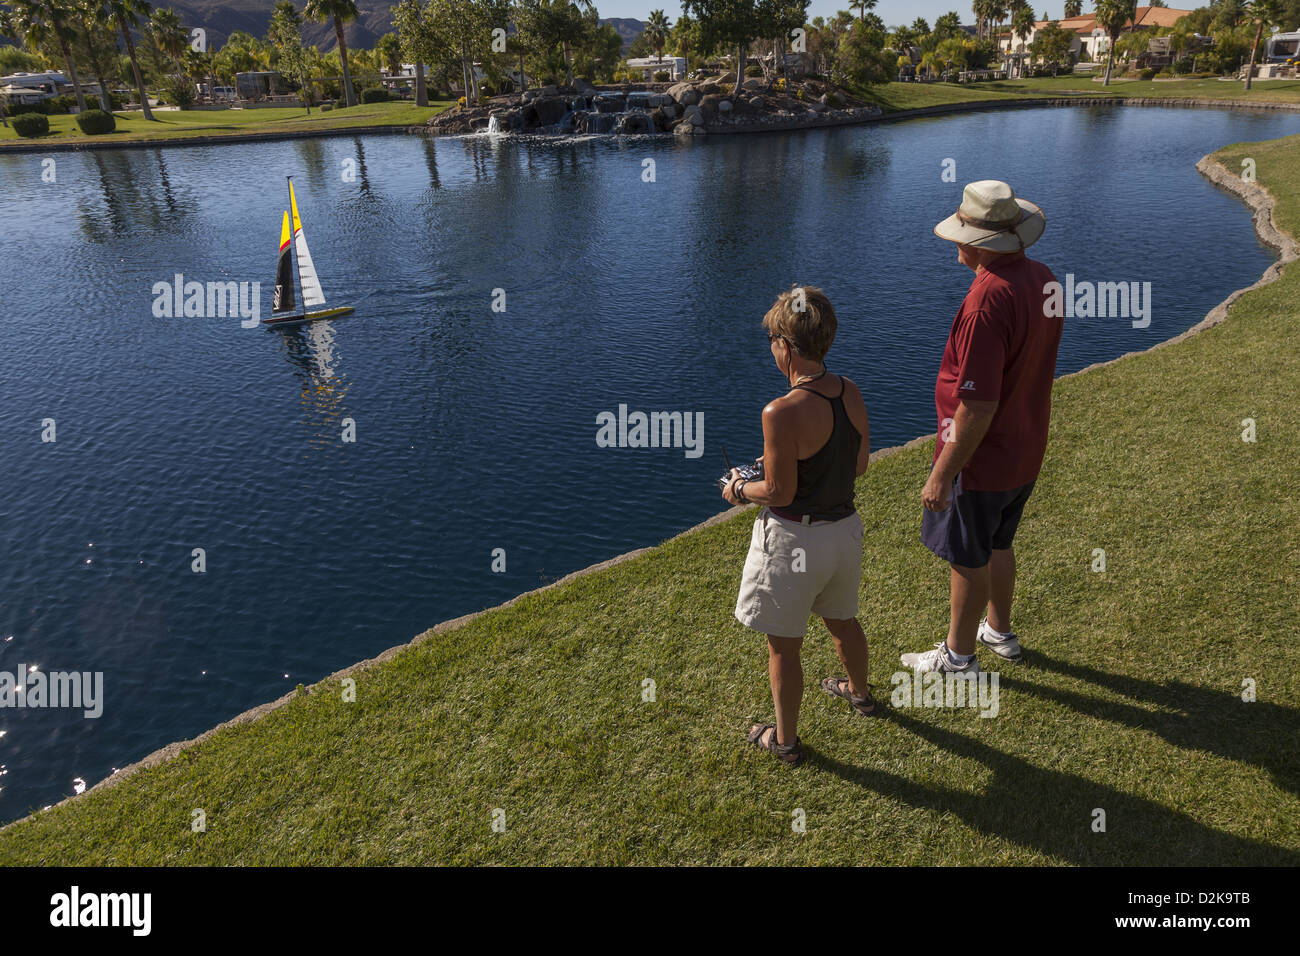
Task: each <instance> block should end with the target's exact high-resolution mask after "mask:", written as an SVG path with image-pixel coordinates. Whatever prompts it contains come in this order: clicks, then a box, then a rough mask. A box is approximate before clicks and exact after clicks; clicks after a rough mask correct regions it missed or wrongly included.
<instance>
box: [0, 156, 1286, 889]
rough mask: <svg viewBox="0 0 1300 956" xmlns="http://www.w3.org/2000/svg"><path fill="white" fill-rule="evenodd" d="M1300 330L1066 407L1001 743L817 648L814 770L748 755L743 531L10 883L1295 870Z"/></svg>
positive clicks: (82, 812) (916, 506)
mask: <svg viewBox="0 0 1300 956" xmlns="http://www.w3.org/2000/svg"><path fill="white" fill-rule="evenodd" d="M1223 156H1224V161H1225V163H1226V164H1227V165H1228V166H1229V168H1232V169H1237V168H1240V159H1241V158H1242V157H1243V156H1250V157H1252V158H1254V159H1255V161H1256V164H1257V169H1258V173H1259V176H1260V180H1261V182H1262V183H1263V184H1264V185H1266V186H1267V187H1268V188H1269V189H1270V190H1271V191H1272V193H1273V195H1274V196H1277V197H1279V199H1280V201H1281V203H1282V205H1281V209H1280V214H1279V220H1280V223H1281V225H1282V226H1283V228H1286V229H1287V230H1288V231H1290V232H1291V233H1293V234H1295V233H1296V232H1297V231H1300V137H1292V138H1290V139H1285V140H1281V141H1277V142H1273V143H1267V144H1251V145H1249V146H1235V147H1232V148H1230V149H1228V150H1227V151H1225V153H1224V154H1223ZM1240 215H1241V216H1242V217H1243V219H1244V217H1245V216H1246V215H1247V213H1246V211H1245V210H1244V209H1243V210H1242V211H1241V212H1240ZM1053 265H1055V266H1056V267H1057V268H1058V270H1059V271H1065V269H1066V268H1067V267H1068V263H1054V264H1053ZM1195 267H1196V265H1195V264H1194V263H1188V268H1195ZM1166 294H1175V293H1173V292H1172V291H1170V292H1167V293H1166ZM1297 301H1300V265H1292V266H1291V267H1290V268H1289V269H1288V270H1287V272H1286V273H1285V275H1284V277H1283V279H1282V280H1281V281H1279V282H1277V283H1274V284H1273V285H1271V286H1269V287H1267V288H1265V289H1262V290H1258V291H1256V292H1253V293H1251V294H1249V295H1248V296H1246V297H1244V298H1243V299H1242V300H1241V301H1240V302H1239V303H1238V304H1237V305H1236V306H1235V307H1234V308H1233V310H1232V312H1231V314H1230V316H1229V318H1228V320H1227V321H1226V322H1225V323H1224V324H1222V325H1220V326H1218V327H1216V328H1214V329H1211V330H1208V331H1205V332H1203V333H1201V334H1199V335H1196V336H1193V337H1192V338H1190V339H1188V340H1186V341H1184V342H1182V343H1180V344H1178V345H1175V346H1170V347H1167V348H1163V349H1159V350H1156V351H1154V352H1150V353H1146V354H1142V355H1138V356H1132V357H1129V358H1126V359H1123V360H1122V361H1120V362H1118V363H1115V364H1112V365H1109V366H1107V367H1104V368H1100V369H1095V370H1093V371H1091V372H1088V373H1086V374H1084V375H1080V376H1075V377H1071V378H1067V379H1063V380H1061V381H1059V382H1058V383H1057V385H1056V389H1055V405H1054V411H1053V423H1052V440H1051V446H1050V448H1049V451H1048V456H1047V461H1046V465H1045V469H1044V472H1043V475H1042V477H1041V479H1040V481H1039V485H1038V489H1037V491H1036V493H1035V495H1034V498H1033V499H1032V500H1031V502H1030V504H1029V508H1028V512H1027V515H1026V520H1025V523H1024V525H1023V527H1022V532H1021V535H1020V537H1019V539H1018V541H1017V546H1018V551H1019V555H1020V562H1021V577H1020V582H1019V591H1018V598H1017V608H1018V610H1017V620H1016V625H1017V630H1018V631H1019V632H1020V634H1021V637H1022V639H1023V640H1024V642H1025V644H1026V647H1027V650H1026V656H1025V659H1024V661H1023V662H1022V663H1020V664H1019V665H1009V664H1008V665H1003V666H1001V667H1000V668H999V670H1000V671H1001V674H1002V680H1001V690H1002V697H1001V713H1000V715H999V716H998V717H997V718H995V719H989V720H986V719H980V718H979V717H977V716H976V715H975V713H974V712H970V711H963V712H952V711H916V710H910V711H895V712H893V713H892V714H891V715H890V716H888V717H886V718H884V719H879V720H871V721H867V720H863V719H861V718H858V717H854V716H851V715H850V714H849V712H848V710H847V708H846V707H844V706H842V702H839V701H834V700H832V699H830V698H828V697H826V696H825V695H823V694H822V693H821V692H820V691H819V690H817V688H816V682H817V680H818V679H820V678H821V677H822V676H824V675H827V674H833V673H837V672H838V666H837V664H836V662H835V659H834V656H833V652H832V650H831V643H830V640H829V636H828V635H827V634H826V633H825V632H824V631H823V630H822V628H821V626H820V624H818V625H816V626H815V627H814V628H813V629H811V630H810V632H809V636H808V640H807V641H806V643H805V671H806V680H807V685H808V692H807V694H806V696H805V702H804V710H803V716H802V721H801V727H800V731H801V734H802V736H803V738H804V741H805V743H806V745H807V746H808V747H810V748H811V756H810V760H809V761H808V762H807V763H806V764H805V765H804V766H802V767H799V768H789V767H785V766H782V765H779V764H777V763H776V762H775V761H773V760H772V759H771V758H770V757H769V756H767V755H765V754H761V753H759V752H758V751H756V750H754V749H753V748H750V747H748V746H747V745H746V744H745V743H744V741H743V737H742V734H743V732H744V730H745V728H746V726H747V725H748V723H749V722H750V721H751V720H753V719H758V718H770V715H771V708H772V704H771V701H770V698H769V695H768V688H767V677H766V667H765V661H766V652H765V648H764V641H763V638H762V637H761V636H759V635H756V634H753V633H751V632H749V631H747V630H745V629H744V628H742V627H741V626H740V625H739V624H737V623H736V621H735V620H733V619H732V616H731V609H732V605H733V602H734V598H735V590H736V586H737V583H738V580H739V576H740V569H741V563H742V561H743V558H744V554H745V549H746V546H747V543H748V538H749V527H750V522H751V520H752V516H751V515H744V516H740V517H737V518H734V519H731V520H728V521H724V522H722V523H720V524H718V525H716V526H713V527H710V528H707V529H704V530H702V531H699V532H696V533H693V534H690V535H688V536H685V537H682V538H678V539H675V540H672V541H670V542H668V543H666V544H665V545H664V546H662V547H660V548H657V549H654V550H653V551H651V552H649V553H647V554H645V555H643V556H640V557H638V558H635V559H633V560H630V561H628V562H626V563H623V564H620V565H617V566H615V567H613V568H611V569H608V570H605V571H603V572H600V573H596V574H593V575H590V576H587V577H583V578H579V579H577V580H575V581H572V582H569V583H566V584H564V585H562V586H559V587H556V588H552V589H550V590H548V591H545V592H542V593H539V594H535V595H532V596H528V597H525V598H524V599H523V600H521V601H519V602H518V603H517V604H516V605H514V606H513V607H510V608H506V609H501V610H496V611H493V612H489V613H487V614H485V615H483V616H481V617H479V618H477V619H475V620H474V621H472V622H470V623H469V624H466V625H464V626H462V627H459V628H457V629H455V630H453V631H450V632H447V633H443V634H439V635H435V636H433V637H431V638H430V639H428V640H427V641H424V642H422V643H420V644H418V645H415V646H412V647H410V648H408V649H405V650H403V651H402V652H400V653H399V654H397V655H396V656H395V657H393V658H392V659H390V660H388V661H387V662H384V663H382V664H379V665H376V666H374V667H372V668H371V669H368V670H367V671H365V672H363V673H361V674H359V675H358V687H357V700H356V702H355V703H345V702H344V701H343V700H342V699H341V694H340V690H339V686H338V684H337V682H333V683H329V682H323V683H322V684H320V685H317V686H316V687H314V688H312V689H311V690H310V691H309V692H304V693H302V694H300V695H299V696H297V697H296V698H295V699H294V700H292V701H291V702H290V703H289V704H288V705H286V706H284V707H282V708H280V709H279V710H276V711H274V712H272V713H271V714H269V715H268V716H266V717H265V718H264V719H262V720H259V721H256V722H251V723H246V724H243V725H239V726H236V727H233V728H228V729H226V730H223V731H221V732H219V733H217V734H215V735H214V736H212V737H210V738H209V739H208V740H206V741H204V742H203V743H201V744H199V745H197V746H195V747H194V748H192V749H190V750H187V751H184V752H183V753H182V754H181V756H180V757H179V758H177V759H175V760H173V761H171V762H169V763H166V764H162V765H159V766H157V767H154V768H151V769H148V770H145V771H142V772H140V773H138V774H136V775H134V776H132V777H130V778H128V779H125V780H123V781H122V782H121V783H120V784H118V785H117V786H114V787H109V788H105V789H101V790H99V791H95V792H92V793H90V794H88V795H86V796H84V797H80V798H77V799H76V800H74V801H72V802H71V803H68V804H65V805H62V806H59V807H56V808H54V809H52V810H50V811H46V812H43V813H40V814H37V815H36V816H35V817H33V818H31V819H29V820H27V821H24V822H20V823H18V824H16V825H15V826H13V827H11V828H9V829H7V830H5V831H3V833H0V864H5V865H12V864H87V863H89V864H109V863H115V864H232V863H240V864H305V863H321V864H341V863H350V864H392V863H435V862H436V863H453V864H477V863H497V864H526V863H548V864H557V863H558V864H577V863H604V864H625V863H699V864H736V863H745V864H814V863H815V864H828V863H835V864H953V865H966V864H1250V863H1255V864H1269V863H1272V864H1291V865H1294V864H1296V863H1297V862H1300V797H1298V796H1297V795H1298V794H1300V763H1297V761H1296V759H1295V753H1294V749H1295V744H1296V740H1297V739H1300V737H1298V735H1300V709H1297V708H1298V704H1297V701H1300V646H1297V644H1296V640H1295V637H1296V628H1295V624H1294V620H1295V595H1296V593H1297V570H1296V569H1297V567H1300V540H1298V538H1297V535H1296V528H1297V527H1300V496H1297V495H1296V494H1295V485H1296V470H1297V469H1296V460H1297V456H1298V455H1300V440H1298V435H1297V421H1296V416H1295V390H1296V383H1297V382H1300V349H1297V348H1296V344H1297V332H1296V320H1297V311H1298V310H1297V307H1296V303H1297ZM1157 321H1158V319H1157ZM856 374H857V375H858V376H859V378H860V379H862V378H866V377H868V376H870V375H871V374H872V370H871V369H870V368H863V369H858V370H856ZM1247 417H1251V418H1254V419H1255V420H1256V422H1257V423H1258V441H1257V442H1256V443H1254V444H1247V443H1245V442H1243V441H1242V440H1241V438H1240V432H1241V430H1242V425H1241V422H1242V420H1243V419H1245V418H1247ZM931 450H932V445H930V444H928V443H926V444H924V445H923V446H918V447H915V448H912V449H909V450H906V451H903V452H900V453H898V454H895V455H893V456H891V457H887V458H884V459H882V460H880V461H878V462H876V463H875V464H873V465H872V467H871V469H870V470H869V471H868V473H867V475H865V476H864V478H863V479H862V480H861V481H860V483H859V486H858V506H859V508H860V510H861V513H862V515H863V519H864V522H865V525H866V536H865V552H866V553H865V559H866V560H865V574H864V578H863V582H862V602H863V603H862V621H863V624H864V626H865V628H866V630H867V633H868V637H869V641H870V647H871V654H872V660H873V665H872V669H873V676H874V680H875V681H876V682H877V683H878V684H880V683H884V684H885V685H886V686H887V685H888V681H889V675H890V674H891V673H892V672H894V671H895V670H897V669H898V665H897V663H896V662H897V660H898V655H899V653H900V652H903V651H909V650H921V649H925V648H927V647H929V646H930V644H931V643H932V642H933V641H936V640H938V639H939V638H940V636H941V635H942V634H943V633H944V631H945V628H946V620H947V613H948V605H947V570H946V568H945V567H944V566H943V565H942V564H941V563H940V562H938V561H937V560H936V559H934V558H933V557H932V556H931V555H930V554H929V553H928V552H926V551H925V550H924V549H923V548H922V547H921V545H920V543H919V542H918V540H917V532H918V525H919V521H920V490H921V485H922V483H923V479H924V476H925V473H926V469H927V465H928V461H929V456H930V454H931ZM1095 548H1104V549H1105V551H1106V555H1107V564H1108V570H1107V571H1106V572H1105V573H1103V574H1099V573H1093V572H1092V571H1091V570H1090V563H1091V561H1092V553H1093V549H1095ZM985 654H986V655H987V652H985ZM984 662H985V664H986V665H991V664H992V661H991V660H990V659H989V658H988V657H987V656H986V657H985V661H984ZM646 678H651V679H653V680H654V681H655V682H656V685H657V699H656V701H655V702H654V703H645V702H642V682H643V680H645V679H646ZM1245 678H1252V679H1254V680H1255V681H1256V682H1257V683H1258V695H1259V699H1258V701H1256V702H1254V703H1243V702H1242V700H1241V699H1240V693H1241V688H1242V681H1243V679H1245ZM200 808H201V809H203V810H204V811H205V812H206V814H207V821H208V823H207V831H206V832H205V833H193V832H191V829H190V820H191V813H192V811H193V810H195V809H200ZM496 808H500V809H502V810H504V811H505V814H506V816H505V822H506V829H505V832H504V833H494V832H493V831H492V828H491V823H492V813H493V810H494V809H496ZM1095 808H1101V809H1104V810H1105V811H1106V814H1107V823H1108V829H1107V832H1105V833H1094V832H1092V831H1091V829H1090V823H1091V821H1092V819H1093V811H1094V809H1095ZM796 809H802V810H803V811H804V813H805V814H806V820H807V832H806V833H803V834H798V833H794V832H792V828H791V819H792V817H791V815H792V813H793V812H794V811H795V810H796Z"/></svg>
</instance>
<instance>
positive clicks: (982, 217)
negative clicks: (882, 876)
mask: <svg viewBox="0 0 1300 956" xmlns="http://www.w3.org/2000/svg"><path fill="white" fill-rule="evenodd" d="M1045 226H1046V220H1045V219H1044V217H1043V212H1042V210H1041V209H1039V208H1038V207H1037V206H1035V205H1034V204H1033V203H1030V202H1026V201H1025V200H1023V199H1017V198H1016V194H1015V192H1014V191H1013V190H1012V189H1011V187H1010V186H1008V185H1007V184H1006V183H1003V182H998V181H996V180H984V181H981V182H977V183H971V184H970V185H969V186H967V187H966V189H965V190H964V192H963V193H962V201H961V206H960V207H958V209H957V212H956V213H955V214H954V215H952V216H949V217H948V218H947V219H945V220H944V221H943V222H941V223H939V224H938V225H937V226H935V227H934V234H935V235H936V236H938V237H939V238H941V239H947V240H949V241H950V242H955V243H957V259H958V261H959V262H961V264H962V265H964V266H966V267H967V268H969V269H972V270H973V271H974V272H975V279H974V281H972V282H971V285H970V290H969V291H968V292H967V293H966V298H965V299H964V300H963V301H962V304H961V309H960V310H959V311H958V312H957V317H956V318H955V319H954V320H953V323H952V331H951V332H950V333H949V335H948V345H947V348H945V349H944V353H943V361H942V363H941V364H940V366H939V377H938V380H937V381H936V383H935V389H934V403H935V409H936V411H937V412H938V418H939V439H938V443H937V445H936V447H935V453H934V465H933V467H932V469H931V471H930V478H929V480H928V481H927V482H926V483H925V489H924V491H922V493H921V501H922V504H923V505H924V506H925V510H924V512H923V513H922V519H921V541H922V542H923V543H924V544H925V546H926V547H927V548H929V549H930V550H931V551H933V552H934V553H935V554H936V555H938V556H939V557H941V558H943V559H944V560H945V561H947V562H948V563H949V565H950V567H951V572H950V601H951V607H952V612H951V613H952V617H951V620H950V622H949V625H948V640H947V641H946V642H945V643H942V644H936V645H935V648H934V650H931V651H924V652H922V653H915V654H904V655H903V656H902V661H903V664H904V665H905V666H907V667H911V668H914V669H915V670H917V671H918V672H928V671H939V672H945V673H947V672H955V673H976V672H978V671H979V662H978V661H977V660H976V659H975V651H976V644H977V642H978V643H979V644H983V645H985V646H986V647H987V648H989V650H991V651H993V653H995V654H997V655H998V656H999V657H1002V658H1004V659H1007V660H1017V659H1019V657H1020V641H1019V639H1018V638H1017V637H1016V634H1015V631H1014V630H1012V626H1011V600H1012V596H1013V593H1014V590H1015V583H1016V554H1015V550H1014V549H1013V548H1012V540H1013V539H1014V537H1015V534H1016V528H1017V527H1018V526H1019V524H1020V518H1021V515H1022V513H1023V512H1024V508H1025V502H1026V501H1028V500H1029V496H1030V494H1031V493H1032V492H1033V490H1034V481H1035V479H1037V477H1038V472H1039V470H1040V469H1041V467H1042V464H1043V454H1044V452H1045V451H1046V449H1047V425H1048V418H1049V416H1050V413H1051V402H1052V379H1053V378H1054V377H1055V375H1056V352H1057V347H1058V346H1059V345H1060V342H1061V327H1062V322H1061V319H1060V318H1059V317H1056V318H1053V317H1049V316H1048V315H1047V314H1046V309H1045V308H1044V305H1045V303H1046V301H1047V297H1048V295H1049V288H1048V287H1049V284H1050V283H1053V282H1055V281H1056V279H1055V276H1053V275H1052V272H1051V270H1050V269H1048V268H1047V266H1045V265H1043V264H1042V263H1040V262H1035V261H1034V260H1032V259H1029V258H1028V257H1026V256H1025V250H1026V249H1027V248H1028V247H1029V246H1031V245H1033V244H1034V243H1035V242H1037V241H1038V239H1039V237H1040V236H1042V234H1043V229H1044V227H1045ZM986 609H987V617H986V618H985V619H984V620H981V616H982V615H984V614H985V610H986Z"/></svg>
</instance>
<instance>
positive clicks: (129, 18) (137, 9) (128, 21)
mask: <svg viewBox="0 0 1300 956" xmlns="http://www.w3.org/2000/svg"><path fill="white" fill-rule="evenodd" d="M105 2H106V3H107V10H108V15H109V18H110V19H111V20H112V21H113V23H115V24H117V28H118V29H119V30H121V31H122V39H123V40H125V41H126V55H127V56H129V57H130V58H131V72H132V74H133V75H134V76H135V89H136V92H137V93H138V94H139V96H140V108H141V109H142V110H144V118H145V119H146V120H148V121H152V120H153V113H152V112H150V110H149V94H148V93H146V92H145V88H144V76H143V74H141V72H140V61H139V60H138V59H137V58H136V55H135V41H134V40H132V39H131V27H138V26H139V25H140V18H141V17H145V18H146V19H147V18H148V16H149V12H150V9H151V8H150V6H149V4H148V2H147V0H105Z"/></svg>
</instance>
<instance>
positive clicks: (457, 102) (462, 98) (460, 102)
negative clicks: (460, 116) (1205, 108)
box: [456, 96, 465, 109]
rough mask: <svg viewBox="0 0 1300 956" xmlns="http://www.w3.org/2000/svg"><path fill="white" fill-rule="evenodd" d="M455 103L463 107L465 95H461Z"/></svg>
mask: <svg viewBox="0 0 1300 956" xmlns="http://www.w3.org/2000/svg"><path fill="white" fill-rule="evenodd" d="M456 105H457V106H459V107H460V108H461V109H464V108H465V97H463V96H462V97H461V98H460V99H458V100H456Z"/></svg>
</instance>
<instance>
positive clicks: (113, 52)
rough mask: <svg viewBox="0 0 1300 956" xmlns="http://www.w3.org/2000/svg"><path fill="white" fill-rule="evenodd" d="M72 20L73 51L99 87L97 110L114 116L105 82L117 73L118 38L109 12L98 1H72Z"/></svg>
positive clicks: (109, 91) (110, 93)
mask: <svg viewBox="0 0 1300 956" xmlns="http://www.w3.org/2000/svg"><path fill="white" fill-rule="evenodd" d="M72 18H73V22H74V23H75V24H76V28H77V38H76V40H75V41H74V42H73V48H74V49H75V50H76V51H77V53H78V56H77V59H79V60H80V61H81V62H83V63H84V64H86V67H87V68H88V69H89V70H90V71H91V75H92V76H94V77H95V82H96V83H98V84H99V108H100V109H102V110H103V111H104V112H105V113H111V112H113V100H112V92H111V90H110V88H109V82H108V78H109V77H110V76H112V75H113V74H114V73H116V72H117V71H116V69H115V68H116V66H117V58H118V53H117V38H116V36H115V35H114V33H113V30H112V29H111V21H110V20H109V16H108V11H107V10H106V9H105V8H104V5H103V3H101V2H100V0H74V3H73V6H72Z"/></svg>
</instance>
